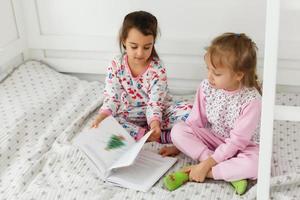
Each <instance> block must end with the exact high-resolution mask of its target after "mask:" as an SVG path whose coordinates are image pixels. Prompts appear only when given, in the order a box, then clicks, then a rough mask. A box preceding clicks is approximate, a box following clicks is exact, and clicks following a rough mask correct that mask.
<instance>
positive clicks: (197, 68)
mask: <svg viewBox="0 0 300 200" xmlns="http://www.w3.org/2000/svg"><path fill="white" fill-rule="evenodd" d="M10 2H19V3H20V2H22V7H23V11H24V17H23V18H24V22H25V23H23V24H26V31H27V40H26V41H27V42H28V47H29V48H30V51H29V54H28V57H31V58H36V59H41V60H44V61H45V62H48V63H50V64H51V65H53V66H55V67H57V69H58V70H60V71H63V72H79V73H91V74H102V75H103V74H104V73H105V69H106V65H107V63H108V62H109V60H111V58H112V57H113V56H114V55H115V54H118V53H119V49H118V45H117V41H116V38H117V34H118V31H119V28H120V25H121V23H122V20H123V17H124V16H125V15H126V14H127V13H128V12H131V11H134V10H146V11H149V12H151V13H153V14H154V15H155V16H156V17H157V18H158V21H159V26H160V29H161V37H159V38H158V41H157V44H156V45H157V49H158V52H159V54H160V56H161V58H162V59H163V60H164V62H165V63H166V66H167V70H168V75H169V78H170V84H171V86H172V87H176V88H180V87H182V88H183V89H186V88H192V89H194V88H195V87H196V85H197V84H198V82H199V80H200V79H202V78H204V77H205V67H204V63H203V53H204V47H205V46H207V45H208V44H209V42H210V40H211V39H212V38H213V37H215V36H217V35H218V34H221V33H223V32H228V31H232V32H245V33H247V34H248V35H249V36H250V37H252V38H253V40H254V41H256V43H257V44H258V47H259V66H260V67H261V66H262V63H263V53H264V51H263V48H264V37H265V35H264V34H265V6H266V4H265V1H263V0H252V1H249V0H227V1H224V0H223V1H221V0H210V1H207V0H189V1H181V0H163V1H162V0H152V1H146V0H118V1H117V0H14V1H9V0H1V7H0V11H2V10H3V11H4V12H0V13H1V16H2V15H5V17H6V18H7V19H5V20H4V21H3V19H4V18H2V17H1V19H0V20H2V21H3V22H2V21H0V22H1V23H3V24H4V25H3V26H2V25H1V28H2V27H7V28H5V29H7V31H6V32H5V33H2V31H1V33H0V34H1V35H0V36H2V34H3V37H0V38H1V39H0V44H2V43H3V44H4V43H5V42H9V41H10V40H13V39H14V38H16V35H17V29H16V27H15V26H14V25H12V24H14V23H13V21H12V19H11V18H12V17H11V16H12V9H11V8H9V6H11V5H10V4H11V3H10ZM299 4H300V3H299V2H298V0H289V1H282V7H281V9H282V10H281V20H280V21H281V24H280V43H279V46H280V48H279V74H284V75H282V76H280V77H279V78H278V80H279V83H281V84H285V83H286V77H287V76H296V73H294V72H296V71H299V70H300V69H299V68H300V67H299V66H300V55H299V53H298V52H299V51H298V49H299V48H300V36H299V35H300V27H299V26H298V22H299V21H300V6H299ZM260 71H262V70H261V69H260ZM97 77H98V75H97ZM99 77H102V78H103V76H100V75H99ZM295 79H297V78H295Z"/></svg>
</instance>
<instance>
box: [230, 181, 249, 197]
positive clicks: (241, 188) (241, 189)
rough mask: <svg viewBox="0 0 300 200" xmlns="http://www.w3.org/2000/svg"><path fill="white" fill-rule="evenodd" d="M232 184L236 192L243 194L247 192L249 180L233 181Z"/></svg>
mask: <svg viewBox="0 0 300 200" xmlns="http://www.w3.org/2000/svg"><path fill="white" fill-rule="evenodd" d="M230 184H231V185H232V186H233V187H234V189H235V192H236V193H237V194H239V195H242V194H244V193H245V192H246V189H247V185H248V181H247V180H246V179H243V180H238V181H232V182H230Z"/></svg>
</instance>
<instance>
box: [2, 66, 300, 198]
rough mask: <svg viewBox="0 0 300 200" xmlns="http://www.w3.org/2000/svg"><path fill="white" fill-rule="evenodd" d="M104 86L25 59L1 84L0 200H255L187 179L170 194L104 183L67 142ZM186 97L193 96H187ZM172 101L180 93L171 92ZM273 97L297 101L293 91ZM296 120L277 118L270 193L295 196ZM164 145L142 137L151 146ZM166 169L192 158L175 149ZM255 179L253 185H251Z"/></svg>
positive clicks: (84, 124) (91, 113)
mask: <svg viewBox="0 0 300 200" xmlns="http://www.w3.org/2000/svg"><path fill="white" fill-rule="evenodd" d="M102 91H103V84H101V83H99V82H92V83H90V82H86V81H82V80H78V79H77V78H74V77H71V76H67V75H63V74H59V73H57V72H56V71H54V70H52V69H51V68H49V67H48V66H46V65H44V64H42V63H39V62H36V61H29V62H27V63H25V64H23V65H21V66H20V67H19V68H17V69H16V70H15V71H14V72H13V73H12V74H11V75H10V76H8V77H7V78H6V79H5V80H4V81H3V82H2V83H1V84H0V122H1V123H0V197H1V199H74V200H75V199H78V200H79V199H105V200H106V199H114V200H120V199H153V200H157V199H170V200H171V199H172V200H175V199H178V200H179V199H180V200H181V199H185V200H188V199H217V200H218V199H219V200H227V199H228V200H229V199H254V198H255V192H256V185H255V186H253V187H251V188H250V190H249V191H248V192H247V193H246V194H245V195H243V196H242V197H239V196H237V195H235V194H234V192H233V189H232V188H231V186H230V185H229V184H228V183H225V182H223V181H213V180H208V181H206V182H205V183H191V182H189V183H187V184H185V185H184V186H182V187H181V188H179V189H178V190H175V191H173V192H168V191H167V190H165V189H164V188H163V184H162V180H160V181H158V182H157V183H156V184H155V185H154V187H153V188H152V189H151V190H150V191H149V192H147V193H143V192H137V191H134V190H129V189H123V188H119V187H115V186H111V185H108V184H107V183H104V182H103V181H101V180H100V179H99V176H98V175H97V170H96V169H95V168H94V166H93V165H92V163H90V162H89V160H88V159H87V158H86V156H85V155H84V154H83V153H82V152H81V151H80V150H79V149H77V148H76V147H74V146H73V145H72V144H71V143H70V141H71V140H72V139H73V138H74V136H75V135H76V134H77V133H78V132H80V130H82V129H86V128H88V127H89V126H90V124H91V122H92V120H93V119H94V117H95V115H96V112H95V110H96V109H97V108H98V107H99V106H100V105H101V102H102V98H103V97H102V96H101V95H102ZM179 98H186V99H189V100H190V101H193V95H191V96H184V97H179ZM175 99H178V97H177V98H175ZM277 102H278V103H280V104H286V105H298V106H299V105H300V97H299V95H298V94H284V93H280V94H278V95H277ZM299 132H300V123H295V122H286V121H276V122H275V128H274V148H273V163H272V179H271V197H272V198H273V199H300V192H299V191H300V162H299V158H300V150H299V149H300V147H299V145H300V133H299ZM161 146H162V145H160V144H157V143H147V144H146V146H145V148H147V149H149V150H152V151H154V152H157V151H158V149H159V148H161ZM178 158H179V161H178V163H177V164H176V165H174V167H172V168H171V169H170V171H169V172H171V171H175V170H178V169H179V168H180V167H182V166H185V165H188V164H191V163H194V162H193V161H192V160H191V159H189V158H187V157H185V156H184V155H182V154H180V155H179V156H178ZM252 184H253V183H252Z"/></svg>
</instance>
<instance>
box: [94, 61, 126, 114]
mask: <svg viewBox="0 0 300 200" xmlns="http://www.w3.org/2000/svg"><path fill="white" fill-rule="evenodd" d="M122 90H123V89H122V85H121V83H120V82H119V80H118V77H117V64H116V62H115V61H114V60H113V61H112V63H111V65H110V66H108V68H107V75H106V79H105V89H104V100H103V105H102V106H101V108H100V110H99V113H102V114H103V115H106V116H108V115H111V114H112V115H115V114H116V112H117V110H118V108H119V106H120V94H121V91H122Z"/></svg>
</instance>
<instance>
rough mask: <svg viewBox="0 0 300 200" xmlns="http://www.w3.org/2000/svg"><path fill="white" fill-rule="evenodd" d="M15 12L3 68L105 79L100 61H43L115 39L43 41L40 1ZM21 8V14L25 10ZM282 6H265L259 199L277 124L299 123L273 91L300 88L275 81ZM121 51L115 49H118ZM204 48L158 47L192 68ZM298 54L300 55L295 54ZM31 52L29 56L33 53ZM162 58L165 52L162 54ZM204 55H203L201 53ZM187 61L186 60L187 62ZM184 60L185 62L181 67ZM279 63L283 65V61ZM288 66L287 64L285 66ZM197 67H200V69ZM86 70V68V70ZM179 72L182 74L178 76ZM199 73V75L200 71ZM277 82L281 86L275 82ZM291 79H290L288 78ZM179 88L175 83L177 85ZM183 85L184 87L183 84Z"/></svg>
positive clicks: (265, 187) (270, 1)
mask: <svg viewBox="0 0 300 200" xmlns="http://www.w3.org/2000/svg"><path fill="white" fill-rule="evenodd" d="M11 2H12V7H13V10H14V17H15V22H16V26H17V29H18V39H17V40H15V41H14V42H12V43H10V44H8V45H7V46H5V47H4V48H2V49H0V65H4V64H6V63H9V62H10V61H11V60H13V59H15V58H16V57H17V56H20V55H21V56H22V59H23V60H27V59H30V58H38V59H40V60H42V61H44V62H47V63H49V64H50V65H53V66H55V67H56V68H57V69H58V70H59V71H61V72H69V73H86V72H89V73H91V74H102V75H103V74H105V68H99V66H105V65H106V62H104V61H105V59H104V60H102V61H98V60H87V59H85V60H80V59H68V58H48V57H47V56H45V50H49V51H50V52H51V50H77V51H101V50H103V49H101V47H99V45H97V44H108V45H104V46H105V47H107V46H113V45H109V44H115V38H105V37H69V36H68V37H65V36H47V35H42V34H41V32H40V28H39V19H38V16H37V12H36V10H35V9H36V1H34V0H26V3H24V4H20V1H18V0H12V1H11ZM22 6H23V8H22ZM279 8H280V0H267V11H266V12H267V15H266V32H265V53H264V58H265V59H264V64H263V66H264V72H267V73H264V76H263V80H264V82H263V84H264V85H263V94H264V95H263V100H262V106H263V110H262V120H261V133H262V134H261V140H260V157H259V172H258V183H257V184H258V186H257V199H259V200H260V199H262V200H265V199H269V188H270V174H271V173H270V172H271V155H272V141H273V121H274V119H275V120H291V121H300V114H299V113H300V107H291V106H278V105H275V90H276V82H277V83H278V84H283V85H298V86H299V85H300V79H299V78H298V77H299V73H298V74H297V72H296V71H295V69H294V68H293V67H292V68H287V69H278V71H279V72H278V73H279V74H278V75H277V67H275V66H277V64H278V63H277V60H278V56H277V54H278V51H277V49H278V30H279V13H280V9H279ZM22 16H25V21H27V22H28V21H29V22H31V23H29V24H27V26H26V28H27V29H28V30H27V33H29V32H30V35H27V36H26V35H25V34H26V32H25V27H24V20H23V19H22V18H23V17H22ZM115 46H117V45H115ZM178 46H181V47H182V46H184V47H186V48H180V49H179V48H177V47H178ZM203 46H205V42H203V44H199V43H198V44H197V45H196V44H195V43H194V42H193V41H192V40H191V41H190V42H187V40H185V41H182V42H181V41H178V40H177V41H176V42H175V44H174V41H165V42H164V43H162V44H160V47H161V48H162V49H164V50H165V51H166V52H167V53H168V54H169V53H170V52H171V53H173V54H174V55H183V54H184V55H189V57H188V58H187V59H188V60H189V62H191V60H192V62H193V61H195V63H196V62H198V60H197V59H198V58H199V55H198V54H197V55H196V54H195V52H198V51H199V49H203V48H202V47H203ZM181 49H183V50H185V49H189V52H186V51H184V52H183V51H182V50H181ZM295 50H296V49H295ZM106 51H107V52H108V53H104V54H103V55H102V56H103V57H105V58H107V59H110V58H111V57H112V55H114V53H115V52H117V51H118V49H117V48H111V49H107V48H106ZM29 52H30V53H29ZM160 53H162V54H164V52H160ZM199 53H201V52H199ZM165 58H166V60H169V62H171V63H172V58H173V57H172V56H165ZM183 59H184V58H183ZM184 62H185V60H183V63H184ZM280 62H281V61H280ZM283 62H284V61H283ZM173 64H174V65H182V64H180V63H177V60H176V61H174V62H173ZM197 65H198V64H197ZM83 66H85V67H84V68H83ZM176 69H177V71H176V73H172V72H171V73H170V78H171V79H177V82H179V81H181V80H184V79H186V80H194V81H190V82H187V83H186V88H184V87H182V88H183V89H187V88H188V87H189V86H190V85H191V83H192V84H194V86H193V87H195V86H196V85H197V84H198V80H197V79H199V77H197V73H193V72H191V73H187V72H185V69H184V67H177V68H176ZM178 70H179V71H178ZM195 70H199V69H196V68H195ZM276 77H277V80H276ZM285 77H289V78H285ZM175 82H176V81H175ZM180 85H182V83H180Z"/></svg>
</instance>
